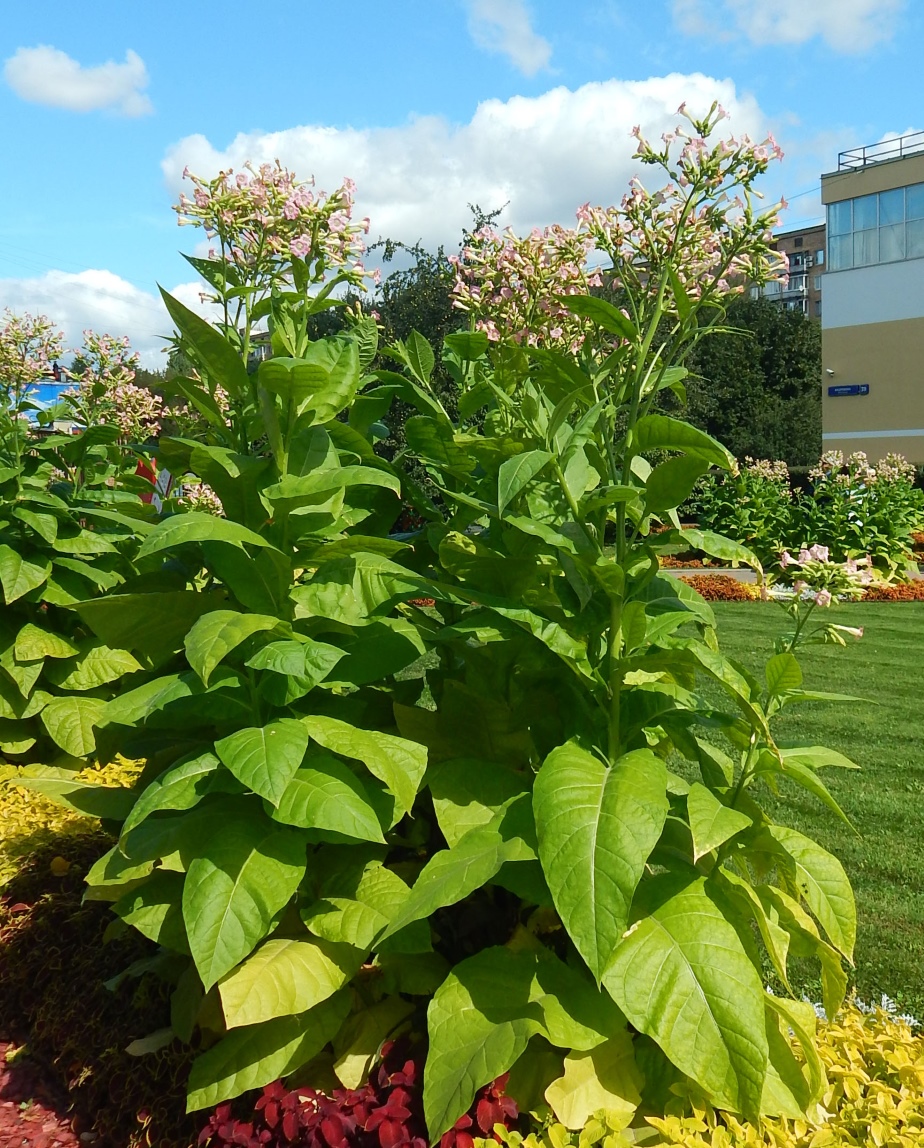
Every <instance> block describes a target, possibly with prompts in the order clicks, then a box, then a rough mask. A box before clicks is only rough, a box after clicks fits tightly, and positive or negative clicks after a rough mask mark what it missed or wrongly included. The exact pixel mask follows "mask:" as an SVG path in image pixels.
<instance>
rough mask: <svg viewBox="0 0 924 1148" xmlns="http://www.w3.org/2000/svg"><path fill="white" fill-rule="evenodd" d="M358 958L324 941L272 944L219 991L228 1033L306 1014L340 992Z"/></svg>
mask: <svg viewBox="0 0 924 1148" xmlns="http://www.w3.org/2000/svg"><path fill="white" fill-rule="evenodd" d="M361 962H362V954H361V953H360V952H359V951H358V950H356V949H354V948H352V947H351V946H349V945H332V944H330V943H329V942H327V941H318V940H310V941H297V940H290V939H287V938H282V937H278V938H274V939H273V940H270V941H267V942H266V943H265V944H263V945H261V946H260V948H259V949H257V950H256V952H254V953H251V955H250V956H249V957H248V958H247V960H246V961H244V962H243V964H240V965H238V967H237V968H236V969H235V970H234V971H233V972H232V973H229V974H228V975H227V976H226V977H224V978H223V979H222V980H221V981H220V982H219V985H218V992H219V995H220V996H221V1009H222V1012H223V1013H224V1018H225V1023H226V1024H227V1026H228V1028H240V1027H241V1026H242V1025H250V1024H260V1023H261V1022H263V1021H268V1020H273V1019H274V1018H275V1017H279V1016H290V1015H293V1014H296V1013H303V1012H307V1011H308V1009H312V1008H314V1007H315V1005H318V1004H320V1003H321V1002H322V1001H325V1000H327V998H328V997H331V996H333V995H334V993H335V992H336V991H337V990H338V989H340V988H342V987H343V985H345V984H346V983H347V981H348V980H350V978H351V977H353V975H354V974H355V973H356V971H357V970H358V969H359V966H360V963H361Z"/></svg>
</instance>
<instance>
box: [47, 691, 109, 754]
mask: <svg viewBox="0 0 924 1148" xmlns="http://www.w3.org/2000/svg"><path fill="white" fill-rule="evenodd" d="M105 708H106V703H105V702H104V701H100V700H99V699H98V698H83V697H75V696H73V695H71V694H67V695H62V696H61V697H57V698H52V699H51V701H49V702H48V704H47V705H46V706H45V708H44V709H43V710H42V714H41V717H42V725H44V727H45V729H46V730H47V731H48V734H49V736H50V737H51V739H52V741H53V742H54V743H55V745H58V746H60V747H61V749H63V750H64V752H65V753H69V754H70V755H71V756H72V757H87V756H88V755H89V754H91V753H92V752H93V751H94V750H95V749H96V737H95V734H94V728H95V726H96V725H97V724H98V723H99V721H100V719H101V717H102V715H103V711H104V710H105Z"/></svg>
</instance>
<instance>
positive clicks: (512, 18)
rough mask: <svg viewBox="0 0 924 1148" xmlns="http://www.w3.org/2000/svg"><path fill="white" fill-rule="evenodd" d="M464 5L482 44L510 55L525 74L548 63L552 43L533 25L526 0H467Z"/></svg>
mask: <svg viewBox="0 0 924 1148" xmlns="http://www.w3.org/2000/svg"><path fill="white" fill-rule="evenodd" d="M465 6H466V8H467V9H468V30H469V32H470V33H471V36H472V39H473V40H474V41H475V43H476V44H477V45H478V47H479V48H483V49H484V50H485V51H488V52H497V53H499V54H500V55H502V56H507V58H508V59H509V60H510V62H511V63H512V64H513V66H514V67H515V68H517V69H518V70H519V71H521V72H522V73H523V75H524V76H533V75H535V74H536V72H538V71H540V70H541V69H543V68H546V67H548V64H549V60H550V59H551V58H552V45H551V44H550V43H549V42H548V40H546V39H545V38H544V37H543V36H540V35H539V34H538V33H537V32H536V31H535V30H534V29H533V26H532V23H531V21H530V15H529V12H528V10H527V8H526V4H525V3H524V0H465Z"/></svg>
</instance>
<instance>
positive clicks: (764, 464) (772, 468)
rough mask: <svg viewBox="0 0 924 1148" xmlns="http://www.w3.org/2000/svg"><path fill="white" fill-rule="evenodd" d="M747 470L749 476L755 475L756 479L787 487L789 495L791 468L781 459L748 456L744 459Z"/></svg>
mask: <svg viewBox="0 0 924 1148" xmlns="http://www.w3.org/2000/svg"><path fill="white" fill-rule="evenodd" d="M744 467H745V470H746V471H748V473H749V474H752V475H754V477H755V478H759V479H763V480H764V481H765V482H778V483H780V484H781V485H785V486H786V488H787V493H789V494H791V491H789V467H788V466H787V465H786V463H785V462H783V461H782V460H780V459H769V458H757V459H754V458H751V456H750V455H746V456H745V459H744Z"/></svg>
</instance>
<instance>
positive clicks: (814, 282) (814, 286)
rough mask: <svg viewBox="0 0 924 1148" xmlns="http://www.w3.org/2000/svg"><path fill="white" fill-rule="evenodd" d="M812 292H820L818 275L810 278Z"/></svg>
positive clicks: (819, 277)
mask: <svg viewBox="0 0 924 1148" xmlns="http://www.w3.org/2000/svg"><path fill="white" fill-rule="evenodd" d="M812 290H813V291H820V290H821V276H820V275H815V276H813V278H812Z"/></svg>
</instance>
